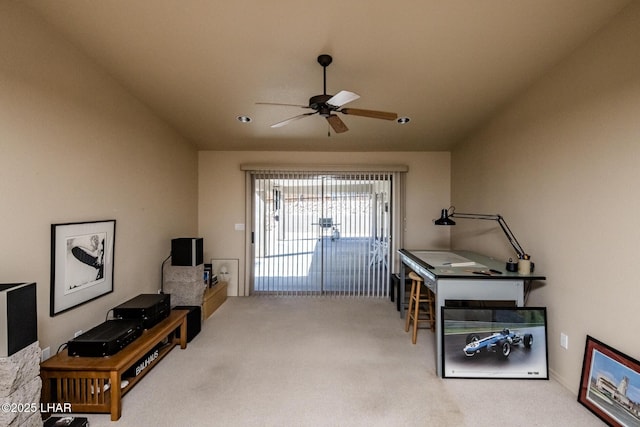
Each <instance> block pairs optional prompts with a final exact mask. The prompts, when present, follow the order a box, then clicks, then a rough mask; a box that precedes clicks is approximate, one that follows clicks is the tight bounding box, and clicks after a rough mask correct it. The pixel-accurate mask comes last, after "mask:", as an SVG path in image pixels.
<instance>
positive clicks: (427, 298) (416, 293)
mask: <svg viewBox="0 0 640 427" xmlns="http://www.w3.org/2000/svg"><path fill="white" fill-rule="evenodd" d="M409 278H410V279H411V295H410V296H409V308H408V309H407V314H406V316H407V320H406V322H405V325H404V330H405V332H409V322H411V320H413V336H412V337H411V341H412V342H413V343H414V344H415V343H416V340H417V339H418V323H420V322H429V327H430V329H431V330H432V331H434V330H435V325H436V318H435V308H434V306H435V301H434V295H433V292H431V290H430V289H429V288H427V287H426V286H425V285H424V280H423V279H422V277H420V276H418V275H417V274H416V273H414V272H413V271H411V272H410V273H409ZM423 287H424V291H422V288H423ZM421 304H426V307H425V309H423V310H422V311H421V310H420V305H421ZM420 314H423V315H426V316H424V317H422V318H420V317H419V315H420Z"/></svg>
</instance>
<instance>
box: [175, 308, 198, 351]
mask: <svg viewBox="0 0 640 427" xmlns="http://www.w3.org/2000/svg"><path fill="white" fill-rule="evenodd" d="M173 309H174V310H189V313H187V342H191V340H192V339H193V338H194V337H195V336H196V335H198V334H199V333H200V328H201V327H202V320H201V319H202V309H201V308H200V306H199V305H177V306H175V307H173ZM176 336H177V337H178V338H180V328H178V332H177V333H176Z"/></svg>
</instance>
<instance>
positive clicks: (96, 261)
mask: <svg viewBox="0 0 640 427" xmlns="http://www.w3.org/2000/svg"><path fill="white" fill-rule="evenodd" d="M115 234H116V220H115V219H111V220H103V221H87V222H70V223H64V224H52V225H51V295H50V308H49V315H50V316H51V317H53V316H57V315H58V314H61V313H64V312H65V311H68V310H71V309H72V308H75V307H77V306H79V305H82V304H85V303H87V302H89V301H92V300H94V299H96V298H99V297H101V296H104V295H106V294H108V293H111V292H113V272H114V250H115Z"/></svg>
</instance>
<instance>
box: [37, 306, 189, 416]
mask: <svg viewBox="0 0 640 427" xmlns="http://www.w3.org/2000/svg"><path fill="white" fill-rule="evenodd" d="M187 313H188V310H172V311H171V313H170V315H169V317H167V318H166V319H164V320H162V321H161V322H160V323H158V324H157V325H155V326H154V327H152V328H151V329H148V330H146V331H144V332H143V333H142V335H141V336H140V337H139V338H138V339H136V340H135V341H133V342H132V343H131V344H129V345H128V346H126V347H125V348H123V349H122V350H120V351H119V352H117V353H116V354H114V355H112V356H107V357H71V356H69V355H68V353H67V350H63V351H62V352H60V353H58V354H56V355H55V356H53V357H51V358H49V359H47V360H45V361H44V362H42V363H41V364H40V376H41V378H42V402H43V403H60V404H65V403H70V404H71V410H72V412H93V413H111V420H112V421H117V420H118V419H119V418H120V416H121V415H122V396H124V395H125V394H126V393H127V392H128V391H129V390H131V388H132V387H133V386H135V385H136V384H137V383H138V381H140V380H141V379H142V377H144V376H145V375H146V374H147V373H148V372H149V371H150V370H151V369H152V368H153V367H154V366H155V365H156V364H157V363H158V362H159V361H160V360H162V358H163V357H164V356H166V355H167V353H169V351H171V350H172V349H173V347H175V346H176V345H180V348H182V349H185V348H187ZM178 328H180V337H179V338H178V337H176V334H175V331H176V330H177V329H178ZM165 339H167V343H166V344H165V345H163V346H161V347H160V348H159V349H158V356H157V357H156V358H155V359H154V360H153V361H151V362H150V363H149V364H148V365H147V366H146V368H145V369H144V370H143V371H142V372H140V373H139V374H138V375H136V376H134V377H131V378H122V375H123V374H124V373H125V372H126V371H127V370H128V369H129V368H131V367H132V366H134V365H135V364H136V363H137V362H138V361H140V359H141V358H143V357H144V356H145V355H146V354H147V353H149V352H150V351H152V350H153V349H154V348H156V346H157V345H158V344H160V343H162V342H163V341H165ZM123 379H127V380H128V381H129V384H127V385H126V387H122V388H121V387H120V384H121V381H122V380H123ZM107 385H109V387H108V389H107V390H105V386H107Z"/></svg>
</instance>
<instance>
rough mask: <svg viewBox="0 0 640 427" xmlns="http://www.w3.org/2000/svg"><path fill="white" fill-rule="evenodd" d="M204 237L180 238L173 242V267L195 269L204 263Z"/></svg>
mask: <svg viewBox="0 0 640 427" xmlns="http://www.w3.org/2000/svg"><path fill="white" fill-rule="evenodd" d="M202 247H203V239H202V237H180V238H178V239H172V240H171V265H181V266H189V267H195V266H196V265H200V264H202V262H203V259H202V252H203V249H202Z"/></svg>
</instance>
